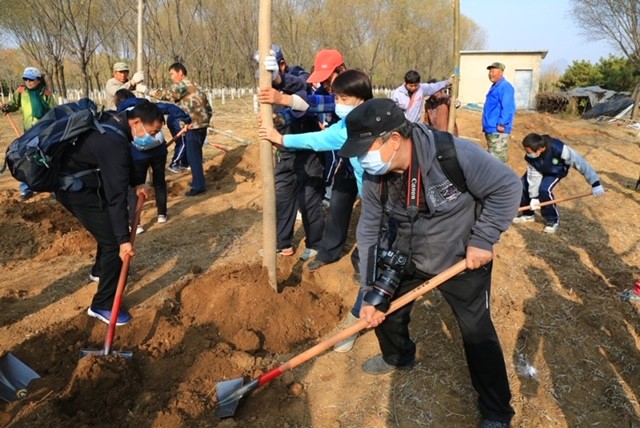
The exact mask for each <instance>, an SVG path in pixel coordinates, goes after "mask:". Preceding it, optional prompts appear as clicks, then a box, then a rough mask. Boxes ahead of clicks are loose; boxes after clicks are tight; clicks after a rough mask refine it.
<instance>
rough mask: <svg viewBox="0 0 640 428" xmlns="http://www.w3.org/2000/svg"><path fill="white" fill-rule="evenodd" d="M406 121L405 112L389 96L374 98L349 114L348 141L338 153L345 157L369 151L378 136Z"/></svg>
mask: <svg viewBox="0 0 640 428" xmlns="http://www.w3.org/2000/svg"><path fill="white" fill-rule="evenodd" d="M405 122H406V118H405V116H404V112H403V111H402V110H401V109H400V107H398V106H397V105H396V103H395V102H394V101H393V100H390V99H389V98H373V99H370V100H368V101H365V102H364V103H362V104H360V105H359V106H358V107H356V108H354V109H353V110H352V111H351V113H349V114H348V115H347V119H346V125H347V141H346V142H345V143H344V145H343V146H342V148H341V149H340V151H339V152H338V155H340V156H342V157H345V158H352V157H356V156H360V155H361V154H363V153H365V152H367V151H369V148H371V145H372V144H373V142H374V141H375V140H376V138H378V137H380V136H381V135H384V134H385V133H387V132H389V131H393V130H394V129H396V128H398V127H399V126H400V125H402V124H403V123H405Z"/></svg>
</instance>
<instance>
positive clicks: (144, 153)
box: [113, 89, 191, 233]
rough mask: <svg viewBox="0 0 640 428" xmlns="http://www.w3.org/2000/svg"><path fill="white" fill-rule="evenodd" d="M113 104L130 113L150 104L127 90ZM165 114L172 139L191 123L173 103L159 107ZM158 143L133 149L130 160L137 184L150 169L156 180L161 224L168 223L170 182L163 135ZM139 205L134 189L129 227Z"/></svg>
mask: <svg viewBox="0 0 640 428" xmlns="http://www.w3.org/2000/svg"><path fill="white" fill-rule="evenodd" d="M113 98H114V104H115V106H116V111H118V112H123V111H125V110H131V109H133V108H134V107H135V106H136V105H138V104H140V103H147V102H149V101H148V100H147V99H145V98H136V96H135V95H134V94H133V93H132V92H131V91H128V90H126V89H120V90H118V91H117V92H116V94H115V96H114V97H113ZM156 106H157V107H158V108H159V109H160V111H161V112H162V114H164V115H166V116H167V127H168V128H169V132H170V133H171V135H172V136H174V137H175V135H177V134H178V133H179V132H180V130H181V128H182V126H183V124H188V123H191V118H190V117H189V115H188V114H187V113H185V112H184V110H182V109H181V108H180V107H178V106H177V105H175V104H171V103H156ZM157 137H158V138H156V139H155V141H153V142H151V144H150V145H147V146H140V145H137V144H135V143H134V144H132V145H131V157H132V159H133V176H134V177H135V179H136V180H137V181H141V180H142V181H144V180H145V177H146V175H147V171H148V170H149V168H151V175H152V179H153V188H154V191H155V198H156V210H157V215H158V223H160V224H163V223H166V222H167V219H168V217H167V181H166V178H165V170H164V168H165V165H166V163H167V155H168V153H169V151H168V149H167V144H166V142H165V141H164V138H163V136H162V133H158V134H157ZM137 203H138V195H137V194H136V192H135V189H131V190H130V191H129V208H130V209H129V223H133V217H134V212H133V209H132V208H133V207H135V206H136V204H137ZM143 232H144V228H143V227H142V226H140V225H139V226H138V229H137V231H136V233H143Z"/></svg>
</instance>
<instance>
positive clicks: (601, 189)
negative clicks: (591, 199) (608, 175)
mask: <svg viewBox="0 0 640 428" xmlns="http://www.w3.org/2000/svg"><path fill="white" fill-rule="evenodd" d="M591 194H592V195H593V196H596V197H598V196H602V195H604V187H602V184H599V185H597V186H596V187H592V188H591Z"/></svg>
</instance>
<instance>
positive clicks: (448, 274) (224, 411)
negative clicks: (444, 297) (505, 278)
mask: <svg viewBox="0 0 640 428" xmlns="http://www.w3.org/2000/svg"><path fill="white" fill-rule="evenodd" d="M466 268H467V265H466V261H465V260H461V261H459V262H458V263H456V264H455V265H453V266H451V267H450V268H449V269H447V270H445V271H443V272H441V273H440V274H438V275H436V276H434V277H433V278H431V279H430V280H429V281H427V282H425V283H423V284H421V285H419V286H418V287H416V288H414V289H413V290H411V291H410V292H408V293H407V294H404V295H403V296H401V297H399V298H398V299H396V300H394V301H393V302H392V303H391V307H390V308H389V310H388V311H387V312H386V313H387V314H390V313H392V312H395V311H397V310H398V309H400V308H401V307H403V306H405V305H406V304H407V303H409V302H413V301H414V300H416V299H417V298H418V297H420V296H422V295H423V294H426V293H427V292H428V291H431V290H433V289H434V288H436V287H437V286H439V285H440V284H442V283H444V282H446V281H447V280H449V279H451V278H453V277H454V276H456V275H458V274H459V273H462V272H464V270H465V269H466ZM366 327H367V322H366V321H365V320H360V321H358V322H357V323H355V324H353V325H351V326H349V327H347V328H345V329H344V330H342V331H340V332H339V333H337V334H336V335H335V336H332V337H330V338H329V339H326V340H324V341H322V342H320V343H318V344H317V345H315V346H313V347H311V348H309V349H307V350H306V351H304V352H303V353H301V354H298V355H296V356H295V357H293V358H291V359H290V360H289V361H287V362H285V363H284V364H282V365H281V366H279V367H276V368H275V369H273V370H271V371H269V372H267V373H265V374H263V375H262V376H260V377H258V378H256V379H253V380H252V381H251V382H249V383H247V384H246V385H244V386H243V383H244V380H243V379H242V378H237V379H232V380H226V381H222V382H218V383H217V384H216V397H217V398H218V406H217V408H216V417H218V418H228V417H231V416H233V415H234V414H235V411H236V408H237V407H238V403H239V402H240V399H241V398H242V397H243V396H244V395H245V394H247V393H249V392H251V391H253V390H254V389H256V388H257V387H259V386H262V385H265V384H267V383H269V382H271V381H272V380H274V379H276V378H277V377H279V376H280V375H281V374H283V373H284V372H287V371H289V370H291V369H293V368H295V367H297V366H299V365H300V364H302V363H305V362H307V361H308V360H310V359H311V358H313V357H316V356H318V355H320V354H321V353H322V352H324V351H326V350H328V349H330V348H332V347H333V346H334V345H335V344H336V343H338V342H341V341H343V340H345V339H346V338H348V337H350V336H353V335H354V334H356V333H358V332H359V331H360V330H363V329H364V328H366Z"/></svg>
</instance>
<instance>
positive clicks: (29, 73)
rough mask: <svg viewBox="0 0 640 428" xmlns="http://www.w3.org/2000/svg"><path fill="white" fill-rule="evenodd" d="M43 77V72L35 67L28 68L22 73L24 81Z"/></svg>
mask: <svg viewBox="0 0 640 428" xmlns="http://www.w3.org/2000/svg"><path fill="white" fill-rule="evenodd" d="M41 77H42V72H41V71H40V70H38V69H37V68H35V67H27V68H25V69H24V73H22V78H23V79H29V80H36V79H39V78H41Z"/></svg>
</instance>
